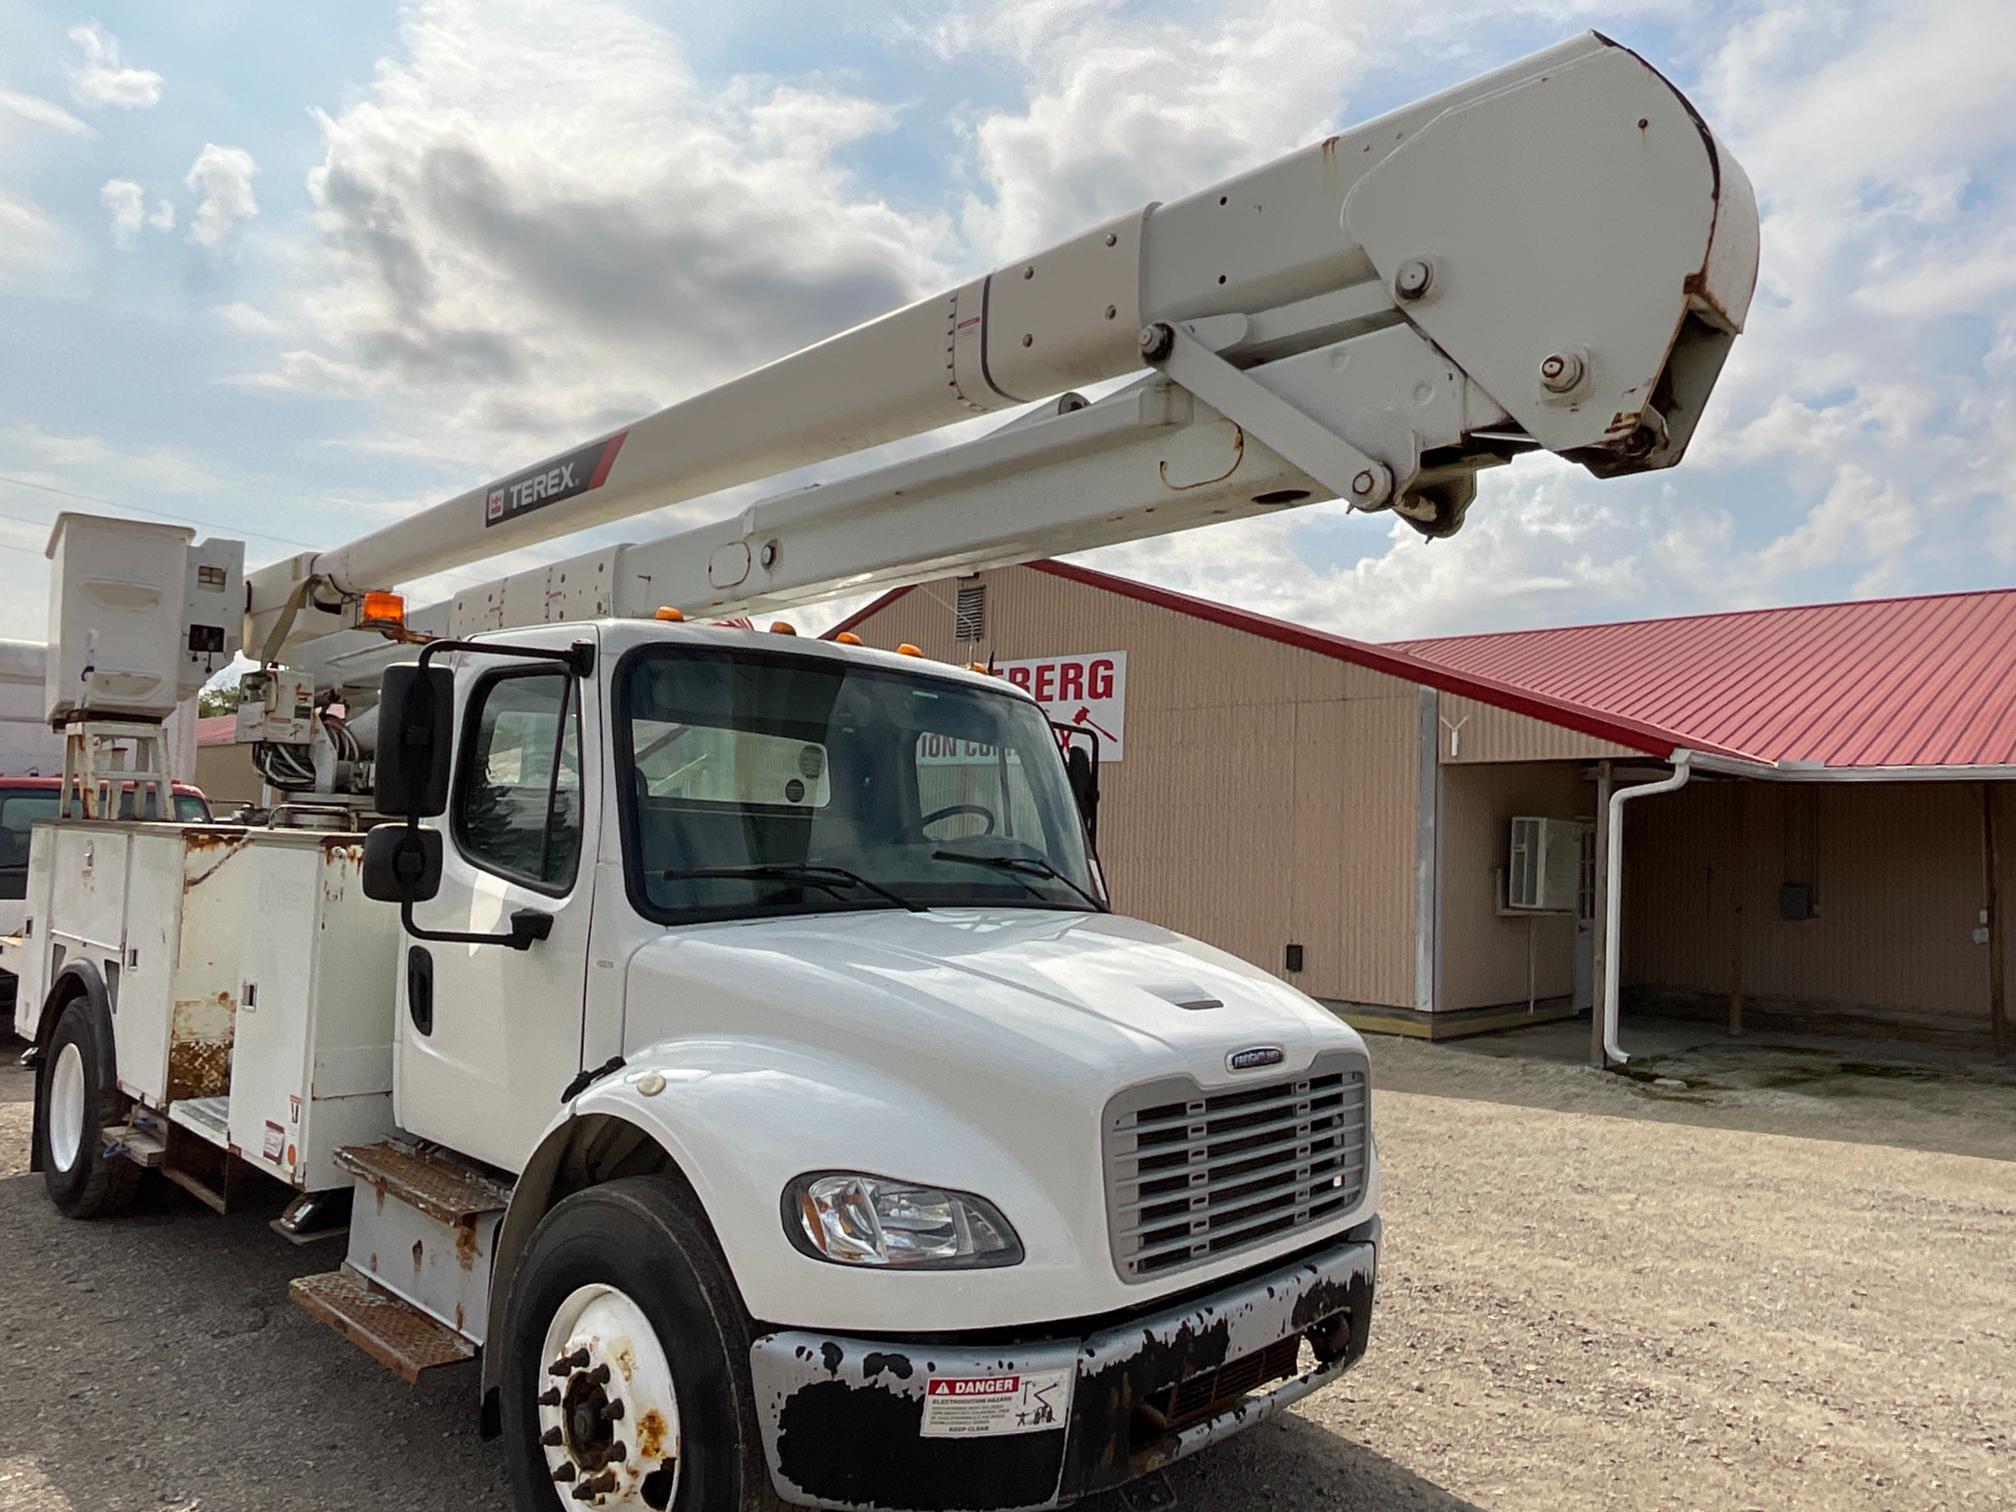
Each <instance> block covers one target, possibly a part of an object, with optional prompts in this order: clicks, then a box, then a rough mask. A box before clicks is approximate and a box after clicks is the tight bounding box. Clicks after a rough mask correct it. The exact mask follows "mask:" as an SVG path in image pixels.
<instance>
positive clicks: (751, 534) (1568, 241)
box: [246, 34, 1757, 660]
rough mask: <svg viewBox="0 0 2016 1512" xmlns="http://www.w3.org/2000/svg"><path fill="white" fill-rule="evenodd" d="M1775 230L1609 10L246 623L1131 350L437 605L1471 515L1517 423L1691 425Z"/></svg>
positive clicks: (467, 514)
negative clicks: (1607, 30)
mask: <svg viewBox="0 0 2016 1512" xmlns="http://www.w3.org/2000/svg"><path fill="white" fill-rule="evenodd" d="M1756 267H1757V215H1756V206H1755V201H1754V199H1753V196H1752V193H1751V189H1750V185H1749V183H1748V180H1747V179H1746V178H1745V177H1744V174H1743V171H1742V169H1741V168H1740V167H1739V166H1738V165H1737V164H1736V162H1735V161H1734V160H1733V159H1732V158H1731V157H1730V156H1729V154H1728V152H1727V151H1726V150H1725V149H1724V148H1723V147H1722V146H1721V144H1720V143H1719V142H1717V140H1716V139H1715V137H1714V135H1713V134H1712V133H1711V132H1710V131H1709V130H1708V128H1707V127H1706V125H1705V124H1704V123H1703V122H1702V121H1701V119H1700V118H1699V117H1698V116H1697V115H1696V114H1695V113H1694V111H1693V108H1692V107H1691V106H1690V105H1689V104H1688V103H1687V101H1686V100H1685V99H1684V98H1683V97H1682V96H1681V95H1680V94H1679V92H1678V91H1677V90H1675V89H1674V88H1673V87H1672V86H1671V85H1670V84H1668V83H1667V82H1666V81H1665V80H1664V79H1663V78H1662V77H1661V76H1660V75H1659V74H1658V73H1657V72H1656V71H1654V70H1653V69H1652V68H1651V67H1650V66H1649V65H1647V64H1646V63H1645V62H1644V61H1643V60H1641V59H1640V58H1638V57H1637V56H1636V55H1635V54H1633V53H1631V52H1629V51H1627V50H1625V49H1623V48H1621V47H1618V46H1616V45H1615V44H1613V43H1610V42H1609V41H1607V40H1606V39H1604V38H1601V37H1599V36H1595V35H1593V34H1590V35H1585V36H1583V37H1580V38H1576V39H1574V40H1571V41H1568V42H1565V43H1562V44H1561V45H1559V46H1557V47H1554V48H1551V49H1549V50H1547V51H1545V52H1542V53H1539V54H1536V55H1534V56H1533V57H1531V58H1528V59H1525V60H1524V61H1522V62H1519V63H1515V64H1512V65H1510V66H1508V67H1506V68H1502V69H1499V70H1497V71H1495V72H1493V73H1489V74H1486V75H1484V76H1483V77H1481V78H1478V79H1475V80H1473V81H1471V82H1470V83H1467V84H1464V85H1462V86H1460V87H1458V88H1456V89H1452V90H1448V91H1446V92H1444V93H1441V94H1438V95H1435V96H1432V97H1430V98H1428V99H1426V100H1423V101H1421V102H1420V103H1418V104H1416V105H1413V106H1410V107H1407V108H1406V109H1403V110H1400V111H1397V112H1395V113H1393V114H1391V115H1388V116H1385V117H1382V118H1381V119H1379V120H1376V121H1373V122H1371V123H1369V124H1367V125H1364V126H1361V127H1359V128H1357V129H1356V130H1354V131H1351V132H1348V133H1345V134H1343V135H1341V136H1336V137H1332V138H1330V139H1328V140H1326V141H1324V142H1322V143H1320V144H1318V145H1316V146H1314V147H1310V148H1307V149H1305V150H1303V151H1301V152H1297V153H1293V154H1291V155H1289V156H1287V157H1285V158H1282V159H1280V160H1278V161H1277V162H1274V163H1271V164H1269V165H1267V166H1265V167H1262V168H1259V169H1256V170H1254V171H1252V172H1250V173H1247V174H1244V175H1242V176H1240V177H1238V178H1234V179H1229V180H1227V181H1225V182H1223V183H1221V184H1218V185H1215V186H1213V187H1212V188H1210V189H1206V190H1204V191H1203V192H1202V193H1199V194H1194V195H1191V196H1190V197H1189V198H1187V199H1183V200H1179V201H1176V202H1175V203H1173V204H1167V205H1152V206H1149V207H1147V208H1145V209H1142V210H1138V211H1135V212H1133V213H1131V214H1128V215H1124V216H1121V217H1118V218H1117V219H1115V220H1112V221H1109V222H1107V223H1106V224H1104V225H1102V226H1097V227H1094V228H1093V229H1091V230H1090V231H1087V232H1086V233H1084V234H1083V235H1081V236H1077V237H1074V238H1072V239H1071V240H1069V241H1066V242H1064V243H1062V244H1060V245H1059V246H1057V247H1054V248H1052V249H1051V250H1049V251H1047V252H1044V253H1042V254H1040V255H1038V256H1036V257H1033V258H1030V259H1028V260H1026V261H1022V262H1016V263H1010V264H1008V265H1006V266H1004V267H1002V268H1000V269H997V270H996V271H995V272H993V273H991V274H989V275H987V276H985V277H981V278H976V279H973V280H972V281H970V282H968V283H966V284H962V285H961V286H960V287H958V288H956V289H953V290H950V291H948V292H947V293H945V294H942V295H938V296H936V297H934V298H930V299H926V300H922V301H920V302H918V303H917V304H914V305H911V306H909V307H908V308H906V309H903V310H899V311H896V312H895V313H893V314H890V315H886V316H883V317H882V318H880V319H878V320H875V321H872V322H870V323H868V324H866V325H863V326H859V327H856V328H855V329H854V330H852V331H848V332H845V333H843V334H841V335H838V336H835V337H832V338H831V339H829V340H827V341H824V342H821V343H820V344H818V345H816V346H813V347H809V348H807V349H805V350H803V351H801V352H798V353H795V354H794V355H792V356H789V357H786V358H783V359H782V360H780V361H778V362H775V363H772V364H770V365H769V366H767V367H763V368H759V369H757V370H756V371H754V372H752V373H749V374H746V375H745V376H743V377H741V378H738V379H735V380H734V381H732V382H730V383H727V384H723V385H722V386H720V387H718V388H714V389H710V390H708V391H706V392H704V393H701V394H698V395H695V396H694V397H692V398H690V399H687V400H684V401H682V402H680V403H678V404H675V405H673V406H671V407H670V408H668V409H664V410H660V411H659V412H658V413H656V414H654V415H651V416H648V417H647V418H645V419H642V420H639V421H637V422H636V423H634V424H632V425H630V426H628V427H626V428H625V429H623V430H620V431H616V432H613V433H611V434H609V435H606V436H602V437H599V438H597V439H595V440H593V441H590V442H587V443H586V444H584V445H582V446H580V447H578V448H575V449H573V450H571V451H569V452H566V453H564V454H562V455H560V456H557V457H553V458H549V459H547V460H546V461H543V462H540V463H538V464H536V465H534V466H532V467H529V468H525V469H523V470H521V471H519V472H515V473H512V474H510V475H509V476H507V477H504V478H502V479H500V480H498V481H496V482H493V483H488V484H484V485H482V486H479V487H477V488H473V489H471V490H469V491H468V492H466V493H463V494H461V495H459V496H457V497H456V498H453V499H450V500H448V501H446V502H445V503H442V504H440V505H437V506H435V507H433V508H430V509H427V510H424V511H422V512H421V513H419V514H417V515H415V516H413V517H412V518H410V519H407V520H405V521H402V522H400V523H399V524H396V525H392V526H387V527H385V528H384V529H381V530H378V531H376V532H374V533H372V534H370V535H367V536H365V537H363V538H361V539H360V540H357V541H355V542H353V543H351V544H350V545H348V546H345V547H342V548H339V549H337V550H334V551H329V552H322V553H308V554H304V555H302V556H298V557H295V558H291V559H288V560H285V561H282V562H278V563H275V564H273V565H272V566H270V567H267V568H265V569H263V570H261V571H259V572H257V573H255V574H252V575H251V576H250V578H249V580H248V601H249V613H248V616H247V622H246V645H247V649H248V651H250V652H251V653H252V654H253V655H255V656H261V657H262V658H264V659H269V660H270V659H274V658H275V657H276V656H277V654H278V653H279V652H280V651H281V650H282V649H283V648H285V647H287V646H300V645H301V643H302V642H303V641H305V640H307V639H309V638H312V637H321V636H327V635H329V633H330V632H333V631H337V630H339V629H341V628H342V627H344V626H346V625H348V624H350V623H351V622H352V620H353V619H354V614H353V613H352V610H351V607H350V606H351V605H352V604H353V603H354V601H355V600H356V598H357V597H358V596H359V595H361V594H362V593H363V592H364V591H366V590H370V589H381V588H391V587H394V586H396V585H398V584H399V583H401V582H404V581H409V580H411V579H413V578H416V577H420V576H424V575H426V574H429V573H433V572H437V571H441V570H443V569H446V568H451V567H456V566H460V565H463V564H465V563H468V562H472V561H477V560H480V559H482V558H485V557H489V556H492V555H495V554H497V553H499V552H502V551H505V550H508V549H513V548H517V547H522V546H527V545H531V544H533V543H536V542H541V541H546V540H549V539H552V538H554V537H558V536H562V535H567V534H571V533H573V532H576V531H579V530H582V529H585V528H587V527H590V526H594V525H600V524H605V523H608V522H610V521H613V520H616V519H619V518H622V517H625V516H628V515H632V514H636V513H640V512H642V511H645V510H649V509H654V508H658V507H660V506H662V505H666V504H670V503H675V502H678V501H680V500H683V499H689V498H693V497H697V496H699V495H702V494H705V493H710V492H713V491H715V490H718V489H721V488H724V487H727V486H730V485H734V484H739V483H744V482H749V481H752V480H756V479H760V478H763V477H768V476H773V475H775V474H777V473H780V472H784V471H788V470H790V469H792V468H796V467H801V466H804V465H807V464H811V463H816V462H819V461H821V460H826V459H831V458H835V457H840V456H843V455H847V454H849V453H853V452H856V451H859V450H861V449H863V448H866V447H870V446H873V445H877V444H879V443H882V442H886V441H890V440H893V439H896V438H899V437H903V436H908V435H913V434H916V433H919V432H922V431H926V430H930V429H935V428H938V427H941V426H944V425H947V424H950V423H952V422H954V421H958V420H962V419H965V418H968V417H970V416H972V415H974V414H978V413H982V412H986V411H989V410H996V409H1001V408H1004V407H1008V406H1012V405H1018V404H1022V403H1024V402H1026V401H1032V400H1039V399H1043V398H1045V397H1046V396H1053V395H1057V394H1059V393H1060V392H1061V391H1064V390H1067V389H1070V388H1073V387H1075V386H1080V385H1087V384H1091V383H1095V382H1099V381H1102V380H1107V379H1111V378H1115V377H1119V376H1123V375H1125V374H1127V373H1129V372H1139V371H1140V370H1141V369H1143V368H1144V367H1145V368H1148V369H1151V370H1153V372H1152V374H1151V375H1150V376H1148V377H1146V378H1144V379H1143V380H1142V381H1140V382H1138V383H1136V384H1134V385H1131V386H1129V387H1127V388H1124V389H1123V390H1121V391H1120V392H1119V393H1117V394H1113V395H1109V396H1108V397H1106V398H1105V399H1103V400H1102V401H1100V402H1099V403H1096V404H1093V405H1090V406H1084V405H1083V401H1082V400H1078V399H1077V398H1076V396H1075V395H1070V394H1066V395H1065V397H1064V398H1063V399H1062V400H1059V401H1056V402H1055V403H1053V404H1051V405H1048V406H1045V407H1043V408H1042V409H1040V410H1039V411H1037V412H1035V413H1034V414H1033V415H1032V416H1030V417H1026V418H1025V419H1023V420H1018V421H1017V422H1015V423H1014V424H1012V425H1011V426H1009V427H1008V428H1006V429H1005V430H1004V431H1000V432H996V433H995V434H993V435H990V436H987V437H984V438H982V439H980V440H978V441H973V442H968V443H966V444H963V445H959V446H955V447H950V448H947V449H945V450H942V451H940V452H938V453H935V454H933V455H928V456H925V457H922V458H918V459H915V460H912V461H908V462H904V463H900V464H897V465H895V466H892V467H885V468H882V469H879V470H877V471H875V472H872V473H868V474H865V475H862V476H858V477H855V478H851V479H848V480H845V481H842V482H838V483H832V484H827V485H825V486H821V487H816V488H812V489H804V490H799V491H796V492H793V493H789V494H786V495H784V496H782V497H779V498H774V499H770V500H766V501H764V502H762V503H759V504H757V505H755V506H753V507H752V508H750V509H748V510H746V511H744V512H743V513H742V514H741V515H740V516H738V517H735V518H733V519H729V520H724V521H721V522H718V523H715V524H710V525H707V526H703V527H699V528H696V529H693V530H688V531H684V532H681V533H679V534H677V535H674V536H672V537H669V538H667V539H665V540H662V541H660V542H658V543H656V544H654V545H650V546H642V547H622V548H614V549H612V550H611V551H608V552H598V553H591V554H589V555H588V556H586V557H582V558H578V559H576V560H575V561H574V562H570V563H561V564H557V565H556V566H555V567H553V568H542V569H537V570H536V571H534V572H532V573H525V574H518V575H517V576H516V577H513V578H510V579H506V580H502V581H500V582H499V583H497V584H494V585H492V587H491V588H490V589H488V590H479V591H478V592H477V593H474V594H470V595H464V596H463V598H461V599H459V600H457V601H456V602H455V603H454V604H451V605H444V606H441V607H440V609H439V611H438V612H437V613H435V614H432V615H429V616H428V617H427V618H428V620H431V621H433V622H434V623H432V624H427V623H416V628H435V629H452V630H455V631H457V632H460V631H465V630H471V629H476V628H484V627H489V626H493V625H502V624H509V623H524V622H527V621H528V620H545V619H557V618H571V617H578V616H579V615H582V614H595V613H604V614H607V613H615V614H624V613H636V612H649V609H650V608H651V607H654V606H656V605H658V604H675V605H678V606H679V607H681V608H682V609H684V610H686V611H687V612H689V613H694V612H729V611H733V610H736V609H739V608H750V607H767V606H776V605H782V604H786V603H797V602H805V601H809V600H812V599H817V598H820V597H825V596H830V595H832V594H836V593H841V592H846V591H850V590H857V589H860V588H862V587H866V586H869V585H874V584H891V583H895V582H901V581H921V580H923V579H925V578H928V577H932V576H936V575H939V574H940V573H942V572H944V571H945V570H947V569H950V568H968V569H970V568H977V567H980V566H986V565H999V564H1004V563H1008V562H1013V561H1020V560H1027V559H1029V558H1032V557H1036V556H1041V555H1046V554H1050V553H1053V552H1060V551H1071V550H1079V549H1083V548H1086V547H1089V546H1093V545H1099V544H1103V543H1106V542H1111V541H1116V540H1124V539H1128V538H1132V537H1139V536H1144V535H1150V534H1159V533H1162V532H1166V531H1171V530H1177V529H1182V528H1185V527H1187V526H1191V525H1198V524H1203V523H1207V522H1209V521H1212V520H1217V519H1223V518H1228V517H1231V516H1236V515H1240V514H1249V513H1255V512H1261V511H1265V510H1268V509H1272V508H1278V507H1280V506H1282V505H1285V504H1291V503H1299V502H1303V501H1305V500H1309V499H1315V498H1336V497H1341V498H1344V499H1346V500H1348V501H1350V502H1351V503H1352V504H1353V505H1354V506H1355V507H1360V508H1368V509H1369V508H1385V507H1392V508H1396V509H1398V510H1400V511H1401V512H1402V513H1403V514H1405V515H1406V516H1407V517H1408V518H1409V519H1410V520H1412V521H1414V522H1415V523H1416V524H1417V525H1419V526H1420V527H1421V528H1422V529H1424V530H1425V531H1427V532H1428V533H1430V534H1446V533H1448V532H1449V531H1452V530H1454V529H1455V528H1456V526H1457V525H1458V524H1459V523H1460V521H1461V518H1462V511H1463V508H1464V506H1465V505H1467V503H1468V502H1469V499H1470V497H1471V495H1472V493H1473V492H1474V487H1475V484H1474V474H1475V472H1476V470H1477V469H1478V468H1480V467H1484V466H1489V465H1493V464H1496V463H1499V462H1503V461H1506V460H1508V459H1509V458H1511V457H1512V456H1514V455H1516V454H1517V453H1519V452H1522V451H1527V450H1536V449H1544V450H1547V451H1551V452H1555V453H1557V454H1560V455H1562V456H1566V457H1568V458H1571V459H1573V460H1575V461H1578V462H1580V463H1582V464H1583V465H1584V466H1586V467H1588V468H1589V469H1590V470H1591V471H1593V472H1595V473H1597V474H1599V475H1603V476H1608V475H1611V474H1616V473H1626V472H1636V471H1642V470H1646V469H1650V468H1656V467H1666V466H1670V465H1672V464H1673V463H1674V462H1676V461H1677V460H1679V458H1680V456H1681V454H1682V452H1683V451H1684V449H1685V447H1686V444H1687V440H1688V438H1689V436H1690V435H1691V433H1692V431H1693V429H1694V426H1695V423H1696V421H1697V420H1698V418H1699V415H1700V412H1701V407H1702V404H1703V402H1704V401H1705V400H1706V398H1707V395H1708V393H1709V390H1710V389H1711V388H1712V386H1713V384H1714V381H1715V377H1716V375H1717V373H1718V372H1719V370H1720V368H1721V364H1722V361H1723V359H1724V357H1725V356H1726V353H1727V350H1728V347H1729V344H1730V342H1731V341H1732V340H1733V338H1734V335H1735V333H1736V332H1737V331H1738V330H1739V329H1740V328H1741V325H1742V322H1743V318H1744V316H1745V314H1746V312H1747V309H1748V305H1749V301H1750V296H1751V292H1752V288H1753V285H1754V283H1755V278H1756ZM597 579H599V582H598V581H596V580H597ZM349 641H350V638H349V637H341V638H340V639H338V640H336V641H332V642H330V643H329V644H327V645H326V646H323V647H318V648H317V651H318V653H320V655H317V656H311V657H310V658H309V659H310V660H326V658H327V657H328V656H329V655H332V654H340V653H341V652H342V651H344V650H346V649H347V646H346V644H345V643H346V642H349ZM352 644H354V643H352Z"/></svg>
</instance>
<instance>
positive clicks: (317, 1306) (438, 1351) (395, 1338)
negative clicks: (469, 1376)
mask: <svg viewBox="0 0 2016 1512" xmlns="http://www.w3.org/2000/svg"><path fill="white" fill-rule="evenodd" d="M287 1291H288V1294H289V1295H290V1296H291V1297H293V1299H294V1301H295V1303H296V1304H297V1305H298V1306H299V1307H300V1308H301V1309H302V1311H304V1312H306V1313H307V1314H308V1316H309V1317H311V1318H314V1319H316V1320H317V1321H318V1322H322V1323H326V1324H328V1325H329V1326H330V1327H331V1328H333V1329H335V1330H336V1331H337V1332H338V1333H340V1334H342V1335H343V1336H344V1337H345V1338H347V1339H348V1340H349V1341H350V1342H351V1343H352V1344H355V1345H356V1346H357V1347H358V1348H359V1349H361V1350H363V1351H364V1353H366V1354H368V1355H369V1356H371V1358H372V1359H374V1360H376V1361H377V1362H378V1363H379V1364H380V1365H383V1366H384V1367H385V1368H386V1369H387V1370H390V1371H391V1372H392V1373H393V1374H394V1375H396V1376H398V1377H399V1379H401V1380H402V1381H404V1382H406V1384H407V1385H409V1386H410V1385H412V1384H413V1383H414V1382H415V1381H417V1380H419V1379H420V1373H421V1372H422V1371H424V1370H433V1369H435V1368H437V1367H439V1366H442V1365H460V1364H463V1363H465V1362H466V1361H469V1360H473V1359H475V1358H476V1346H475V1345H474V1344H471V1343H470V1342H469V1341H468V1340H467V1339H465V1338H463V1337H462V1336H461V1335H460V1334H458V1333H456V1332H455V1331H454V1330H453V1329H451V1328H446V1327H444V1326H443V1325H441V1324H439V1323H436V1322H435V1321H434V1320H433V1319H432V1318H430V1317H428V1316H427V1315H426V1314H425V1313H423V1312H421V1311H420V1310H419V1309H418V1308H415V1307H410V1306H408V1305H407V1304H406V1303H404V1302H401V1301H400V1300H399V1299H398V1298H396V1297H390V1296H387V1295H386V1294H385V1293H384V1292H381V1291H379V1290H378V1289H377V1288H376V1287H374V1286H371V1285H369V1284H368V1283H366V1282H364V1281H361V1280H359V1279H358V1278H357V1277H356V1276H355V1275H354V1274H352V1273H351V1272H350V1271H348V1270H334V1271H326V1272H324V1273H323V1274H322V1275H319V1276H297V1277H296V1278H295V1279H294V1280H293V1281H292V1282H291V1283H289V1285H288V1288H287Z"/></svg>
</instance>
